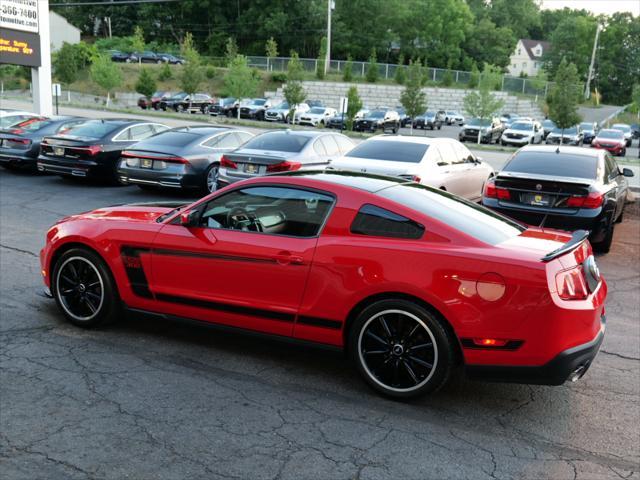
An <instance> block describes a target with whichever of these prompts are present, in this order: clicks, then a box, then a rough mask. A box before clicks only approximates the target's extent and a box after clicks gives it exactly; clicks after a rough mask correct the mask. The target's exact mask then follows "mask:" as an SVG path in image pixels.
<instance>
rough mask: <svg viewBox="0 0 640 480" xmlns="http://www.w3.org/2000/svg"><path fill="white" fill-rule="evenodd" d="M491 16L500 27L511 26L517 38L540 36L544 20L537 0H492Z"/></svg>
mask: <svg viewBox="0 0 640 480" xmlns="http://www.w3.org/2000/svg"><path fill="white" fill-rule="evenodd" d="M489 16H490V18H491V20H492V21H493V22H494V23H495V24H496V25H497V26H498V27H509V28H510V29H511V30H512V31H513V33H514V35H515V36H516V38H540V35H542V21H541V17H540V6H539V5H538V2H536V0H492V1H491V4H490V7H489Z"/></svg>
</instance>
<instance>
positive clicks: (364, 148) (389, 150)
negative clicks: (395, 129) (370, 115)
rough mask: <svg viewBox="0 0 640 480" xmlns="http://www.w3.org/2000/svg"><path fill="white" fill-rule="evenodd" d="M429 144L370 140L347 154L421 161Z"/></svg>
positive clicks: (398, 160)
mask: <svg viewBox="0 0 640 480" xmlns="http://www.w3.org/2000/svg"><path fill="white" fill-rule="evenodd" d="M428 148H429V145H426V144H423V143H414V142H401V141H395V140H368V141H366V142H362V143H361V144H360V145H358V146H356V147H355V148H354V149H353V150H351V151H350V152H349V153H348V154H347V155H346V156H347V157H350V158H366V159H367V160H387V161H392V162H406V163H420V161H421V160H422V158H423V157H424V154H425V152H426V151H427V149H428Z"/></svg>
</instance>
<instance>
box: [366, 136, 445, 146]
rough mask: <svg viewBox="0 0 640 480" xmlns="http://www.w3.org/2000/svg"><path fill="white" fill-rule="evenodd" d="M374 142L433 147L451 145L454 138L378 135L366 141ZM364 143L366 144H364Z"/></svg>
mask: <svg viewBox="0 0 640 480" xmlns="http://www.w3.org/2000/svg"><path fill="white" fill-rule="evenodd" d="M372 140H379V141H385V142H405V143H419V144H421V145H432V144H435V143H451V142H452V141H454V139H453V138H433V137H422V136H420V137H419V136H410V135H376V136H374V137H370V138H368V139H366V140H365V142H370V141H372ZM363 143H364V142H363Z"/></svg>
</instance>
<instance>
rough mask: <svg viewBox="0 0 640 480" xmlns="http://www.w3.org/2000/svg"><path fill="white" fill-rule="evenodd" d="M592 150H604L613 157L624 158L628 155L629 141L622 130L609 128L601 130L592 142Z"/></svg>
mask: <svg viewBox="0 0 640 480" xmlns="http://www.w3.org/2000/svg"><path fill="white" fill-rule="evenodd" d="M591 147H592V148H602V149H604V150H606V151H607V152H609V153H611V154H612V155H620V156H622V157H624V156H625V155H626V154H627V140H626V139H625V138H624V132H623V131H622V130H616V129H613V128H607V129H604V130H600V131H599V132H598V135H596V137H595V138H594V139H593V140H592V141H591Z"/></svg>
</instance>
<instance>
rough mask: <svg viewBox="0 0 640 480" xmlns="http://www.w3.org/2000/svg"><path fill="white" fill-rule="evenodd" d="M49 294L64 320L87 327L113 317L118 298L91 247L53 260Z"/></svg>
mask: <svg viewBox="0 0 640 480" xmlns="http://www.w3.org/2000/svg"><path fill="white" fill-rule="evenodd" d="M51 287H52V293H53V296H54V298H55V300H56V303H57V304H58V306H59V307H60V309H61V310H62V312H63V313H64V315H65V317H67V320H69V321H70V322H71V323H73V324H74V325H77V326H80V327H85V328H90V327H96V326H98V325H102V324H104V323H108V322H111V321H113V320H115V319H116V318H117V316H118V314H119V311H120V299H119V297H118V292H117V289H116V286H115V283H114V281H113V278H112V277H111V273H110V272H109V269H108V267H107V265H106V264H105V262H104V260H102V259H101V258H100V257H99V256H98V255H97V254H95V253H94V252H92V251H90V250H86V249H83V248H74V249H71V250H68V251H66V252H64V253H63V254H62V255H61V256H60V258H59V259H58V260H57V261H56V263H55V265H54V267H53V275H52V276H51Z"/></svg>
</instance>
